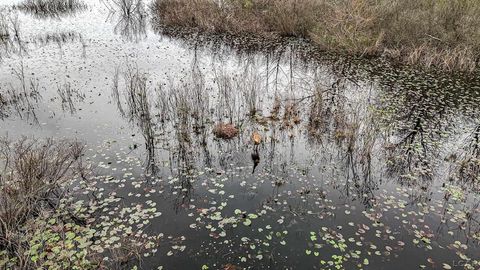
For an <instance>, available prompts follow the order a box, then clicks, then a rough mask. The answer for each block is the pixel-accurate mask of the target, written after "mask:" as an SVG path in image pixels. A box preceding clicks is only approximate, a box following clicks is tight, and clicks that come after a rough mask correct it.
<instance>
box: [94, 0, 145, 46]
mask: <svg viewBox="0 0 480 270" xmlns="http://www.w3.org/2000/svg"><path fill="white" fill-rule="evenodd" d="M103 3H104V4H105V6H106V7H107V8H108V10H109V15H108V18H107V20H109V21H113V22H115V29H114V32H115V33H116V34H120V35H122V36H123V37H124V38H126V39H127V40H129V41H135V42H138V41H140V40H142V39H144V38H146V37H147V32H146V26H147V12H146V8H145V4H144V3H143V0H104V1H103Z"/></svg>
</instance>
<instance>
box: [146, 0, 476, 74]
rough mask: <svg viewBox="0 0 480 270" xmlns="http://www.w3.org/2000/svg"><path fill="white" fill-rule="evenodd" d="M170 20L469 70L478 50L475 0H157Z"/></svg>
mask: <svg viewBox="0 0 480 270" xmlns="http://www.w3.org/2000/svg"><path fill="white" fill-rule="evenodd" d="M155 11H156V13H157V14H158V15H159V18H160V22H161V24H163V25H165V26H174V27H183V28H195V29H198V30H201V31H207V32H211V33H229V34H235V35H255V36H262V37H267V38H271V37H278V36H282V37H285V36H294V37H301V38H307V39H309V40H311V41H312V42H313V43H315V44H317V45H318V46H320V47H321V48H323V49H326V50H330V51H338V52H345V53H349V54H355V55H361V56H380V55H383V56H386V57H388V58H390V59H394V60H396V61H400V62H403V63H406V64H419V65H422V66H424V67H427V68H430V67H438V68H442V69H445V70H464V71H465V70H466V71H472V70H474V69H475V68H476V67H477V64H478V59H479V50H480V45H479V44H480V17H479V16H478V15H477V14H479V13H480V2H478V1H475V0H459V1H443V0H442V1H436V0H424V1H415V0H393V1H387V0H380V1H372V0H341V1H333V0H282V1H278V0H230V1H214V0H157V1H156V4H155Z"/></svg>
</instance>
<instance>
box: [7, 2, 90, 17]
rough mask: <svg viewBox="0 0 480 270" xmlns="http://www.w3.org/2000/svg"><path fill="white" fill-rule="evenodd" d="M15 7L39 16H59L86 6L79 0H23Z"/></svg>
mask: <svg viewBox="0 0 480 270" xmlns="http://www.w3.org/2000/svg"><path fill="white" fill-rule="evenodd" d="M15 8H17V9H19V10H21V11H24V12H28V13H31V14H33V15H35V16H37V17H39V18H48V17H60V16H63V15H68V14H72V13H74V12H76V11H78V10H82V9H85V8H86V5H85V4H84V3H83V2H81V1H80V0H24V1H23V2H21V3H20V4H19V5H17V6H15Z"/></svg>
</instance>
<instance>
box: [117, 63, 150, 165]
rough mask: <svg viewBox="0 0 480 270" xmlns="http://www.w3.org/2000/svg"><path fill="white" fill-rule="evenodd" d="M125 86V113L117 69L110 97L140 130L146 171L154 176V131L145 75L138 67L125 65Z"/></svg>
mask: <svg viewBox="0 0 480 270" xmlns="http://www.w3.org/2000/svg"><path fill="white" fill-rule="evenodd" d="M123 78H124V84H125V93H124V96H125V100H126V105H127V106H126V111H125V110H124V109H123V106H122V103H121V101H120V94H119V70H118V69H117V70H116V72H115V76H114V81H113V85H114V86H113V88H112V96H113V98H114V99H115V101H116V103H117V107H118V110H119V111H120V112H121V114H122V116H124V117H126V118H128V119H129V121H130V122H133V123H135V124H136V125H137V126H138V127H139V128H140V130H141V132H142V136H143V138H144V140H145V149H146V152H147V157H146V166H145V167H146V170H147V171H148V172H151V173H153V174H155V173H156V172H157V165H156V162H155V152H156V151H155V149H156V147H155V131H154V124H153V122H152V121H153V119H152V116H151V106H150V102H149V100H148V93H147V75H146V74H144V73H141V72H140V71H139V69H138V67H136V66H135V67H132V66H130V65H127V67H126V71H125V72H124V73H123Z"/></svg>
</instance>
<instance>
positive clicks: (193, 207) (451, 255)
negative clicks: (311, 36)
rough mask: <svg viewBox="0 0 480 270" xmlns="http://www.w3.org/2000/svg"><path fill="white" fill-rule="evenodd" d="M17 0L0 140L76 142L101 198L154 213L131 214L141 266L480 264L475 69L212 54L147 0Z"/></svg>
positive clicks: (281, 50) (1, 78)
mask: <svg viewBox="0 0 480 270" xmlns="http://www.w3.org/2000/svg"><path fill="white" fill-rule="evenodd" d="M14 4H15V3H12V1H9V0H0V8H1V9H2V16H13V17H15V16H18V22H19V29H20V39H18V40H15V39H14V40H10V41H4V42H3V43H2V45H0V59H1V60H0V93H1V94H2V96H4V97H9V98H10V99H15V100H17V102H16V103H15V104H13V103H12V104H4V105H2V107H1V108H2V110H1V112H0V119H1V120H0V132H1V133H0V135H2V136H4V135H7V136H8V137H10V138H13V139H15V138H19V137H20V136H35V137H39V138H43V137H53V138H69V139H77V140H79V141H82V142H84V143H85V144H86V145H87V149H88V151H87V153H86V155H87V157H88V159H89V160H90V162H91V163H92V164H93V165H94V168H95V173H96V175H98V177H97V179H96V181H97V182H96V184H95V186H96V188H98V189H99V190H100V192H101V193H102V194H104V195H105V196H114V197H115V198H120V199H121V200H119V202H118V204H122V205H126V206H133V207H134V208H137V206H138V207H139V208H141V209H153V210H152V211H153V212H155V213H156V214H155V215H147V214H145V213H144V215H138V216H136V215H137V213H135V212H134V211H133V212H131V215H132V217H131V218H133V219H138V220H136V221H139V220H140V222H139V224H142V225H139V226H137V227H138V228H140V229H142V230H145V232H148V233H149V234H154V235H160V238H161V240H160V243H159V245H158V247H156V248H152V249H149V250H147V251H145V253H144V254H143V257H144V258H143V259H142V261H141V263H140V268H142V269H157V268H158V269H202V267H203V269H207V267H208V269H243V268H246V269H389V270H391V269H399V270H400V269H401V270H404V269H423V268H425V269H479V267H480V261H479V260H480V209H479V204H480V196H479V192H480V177H479V174H478V172H479V171H480V120H479V113H480V108H479V106H478V105H479V104H480V79H479V77H478V76H477V75H476V74H474V75H467V76H447V75H442V74H435V73H426V72H420V71H415V70H409V69H394V68H391V67H389V66H388V65H386V64H382V63H376V64H372V63H358V61H348V60H346V59H342V58H341V57H331V56H320V57H318V59H315V60H314V59H312V60H308V59H305V58H304V57H300V56H299V53H298V52H296V50H295V48H296V47H297V45H295V44H290V45H285V46H280V47H277V48H275V49H274V50H273V51H268V52H259V51H256V52H251V51H241V50H236V49H232V48H230V47H228V46H223V45H218V46H207V45H206V44H198V43H196V42H192V40H190V41H189V40H183V39H176V38H172V37H167V36H165V35H162V34H159V33H156V32H154V31H153V30H152V29H151V26H150V20H151V12H150V10H149V8H148V5H147V4H148V3H145V4H143V5H142V6H138V8H139V9H138V12H134V13H132V14H130V16H126V15H125V14H124V13H122V7H120V6H118V5H116V4H115V2H108V1H95V0H91V1H84V6H82V7H81V8H79V9H78V10H77V11H75V12H73V11H71V12H68V14H53V15H52V14H49V13H47V14H40V15H39V14H38V12H36V13H35V12H34V13H31V12H25V11H24V10H22V9H18V8H13V6H14ZM4 18H6V17H4ZM203 45H205V46H203ZM377 62H378V61H377ZM218 122H232V123H234V124H235V125H236V126H237V127H239V129H240V133H239V136H238V137H236V138H234V139H232V140H228V141H225V140H220V139H216V138H215V137H214V136H213V133H212V129H213V127H214V125H215V123H218ZM254 131H257V132H259V133H260V134H261V135H262V137H263V143H262V144H261V145H259V147H258V149H257V150H255V147H254V146H253V144H252V142H251V139H250V136H251V134H252V133H253V132H254ZM257 155H258V157H257ZM252 159H257V160H258V159H259V160H260V162H259V164H258V166H255V167H254V161H253V160H252ZM81 186H82V185H81V184H79V185H78V186H77V189H78V188H81ZM80 191H82V190H80ZM142 213H143V212H142ZM124 214H125V213H120V210H119V209H116V210H115V209H113V210H112V211H111V213H108V215H110V216H111V217H115V216H118V215H124ZM126 215H127V216H128V213H127V214H126ZM133 216H135V217H133ZM143 218H145V219H144V220H142V219H143ZM106 220H109V219H106ZM143 221H144V222H143Z"/></svg>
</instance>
